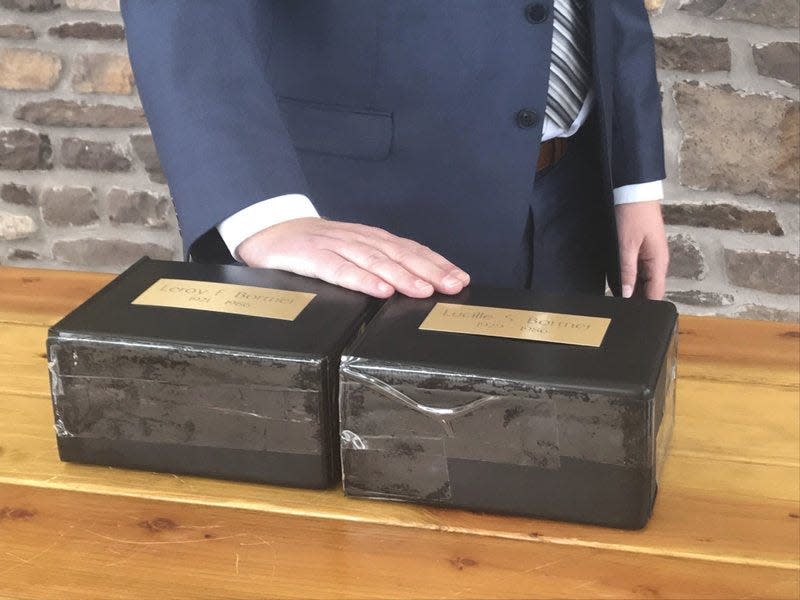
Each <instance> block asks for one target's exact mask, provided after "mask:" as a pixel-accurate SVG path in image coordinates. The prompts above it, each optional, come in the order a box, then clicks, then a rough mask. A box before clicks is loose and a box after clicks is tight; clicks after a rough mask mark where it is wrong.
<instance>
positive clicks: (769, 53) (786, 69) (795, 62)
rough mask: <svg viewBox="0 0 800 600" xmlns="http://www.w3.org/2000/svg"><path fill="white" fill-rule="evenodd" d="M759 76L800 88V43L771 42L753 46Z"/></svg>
mask: <svg viewBox="0 0 800 600" xmlns="http://www.w3.org/2000/svg"><path fill="white" fill-rule="evenodd" d="M753 60H754V61H755V63H756V69H758V74H759V75H763V76H764V77H772V78H774V79H778V80H780V81H783V82H785V83H788V84H790V85H793V86H794V87H798V86H800V43H797V42H770V43H768V44H755V45H754V46H753Z"/></svg>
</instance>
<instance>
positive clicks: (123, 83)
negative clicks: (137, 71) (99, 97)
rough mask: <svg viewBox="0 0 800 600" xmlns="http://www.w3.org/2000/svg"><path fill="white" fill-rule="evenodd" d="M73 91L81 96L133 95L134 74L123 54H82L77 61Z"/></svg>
mask: <svg viewBox="0 0 800 600" xmlns="http://www.w3.org/2000/svg"><path fill="white" fill-rule="evenodd" d="M72 89H73V90H75V91H76V92H79V93H81V94H122V95H129V94H132V93H133V72H132V71H131V63H130V61H129V60H128V57H127V56H125V55H123V54H108V53H95V54H81V55H79V56H78V57H77V59H76V61H75V70H74V73H73V76H72Z"/></svg>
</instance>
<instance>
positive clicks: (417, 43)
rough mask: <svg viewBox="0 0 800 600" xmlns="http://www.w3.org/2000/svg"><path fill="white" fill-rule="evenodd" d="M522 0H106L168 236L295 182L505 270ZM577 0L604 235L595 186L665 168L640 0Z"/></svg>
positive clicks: (484, 272)
mask: <svg viewBox="0 0 800 600" xmlns="http://www.w3.org/2000/svg"><path fill="white" fill-rule="evenodd" d="M530 4H531V2H530V1H523V0H226V1H225V2H220V1H217V0H168V1H164V0H129V1H125V0H123V3H122V14H123V17H124V20H125V25H126V34H127V38H128V46H129V51H130V56H131V61H132V64H133V67H134V73H135V77H136V83H137V86H138V89H139V93H140V96H141V99H142V103H143V106H144V109H145V112H146V114H147V117H148V121H149V124H150V127H151V129H152V133H153V138H154V141H155V144H156V147H157V150H158V154H159V156H160V159H161V162H162V165H163V169H164V172H165V174H166V176H167V180H168V182H169V186H170V190H171V193H172V196H173V199H174V202H175V207H176V211H177V214H178V219H179V222H180V226H181V233H182V237H183V242H184V251H185V252H187V253H188V252H189V251H190V249H191V246H192V244H193V243H195V242H196V241H197V240H198V239H202V238H201V236H203V234H204V233H205V232H207V231H209V230H210V229H213V228H214V227H215V225H216V224H217V223H218V222H220V221H221V220H223V219H224V218H226V217H228V216H230V215H231V214H233V213H234V212H236V211H238V210H240V209H242V208H245V207H246V206H249V205H251V204H253V203H255V202H258V201H260V200H264V199H267V198H270V197H274V196H280V195H282V194H289V193H302V194H306V195H307V196H308V197H309V198H311V200H312V201H313V203H314V204H315V206H316V207H317V209H318V210H319V212H320V214H322V215H323V216H325V217H328V218H331V219H336V220H344V221H356V222H361V223H368V224H373V225H377V226H380V227H383V228H386V229H388V230H389V231H391V232H393V233H395V234H397V235H401V236H405V237H409V238H413V239H416V240H417V241H420V242H421V243H424V244H426V245H428V246H430V247H432V248H434V249H435V250H437V251H439V252H441V253H442V254H444V255H445V256H446V257H448V258H449V259H450V260H452V261H453V262H455V263H456V264H458V265H459V266H462V267H463V268H465V269H466V270H467V271H469V272H470V273H472V274H473V280H474V281H478V282H483V283H489V284H496V285H514V284H515V282H512V281H509V273H508V272H507V270H506V267H505V265H510V264H513V263H515V262H518V256H516V255H517V254H518V253H519V249H520V239H521V237H522V235H523V229H524V228H525V225H526V221H527V216H528V212H529V206H530V203H531V202H532V199H533V198H534V191H535V190H534V175H535V173H534V170H535V169H534V165H536V159H537V156H538V152H539V146H540V139H541V130H542V118H541V116H542V115H543V114H544V107H545V100H546V91H547V82H548V75H549V62H550V41H551V35H552V30H553V18H552V0H537V1H535V2H533V4H536V5H539V6H538V7H537V8H536V10H526V9H528V7H529V5H530ZM587 4H588V15H589V21H590V32H591V39H592V43H591V53H592V68H593V81H594V89H595V92H596V102H595V114H594V115H593V118H592V121H593V122H594V123H596V129H597V147H598V152H600V153H601V154H602V160H601V161H598V164H601V165H602V170H603V173H602V179H603V181H604V186H603V189H598V190H597V198H595V199H592V200H591V201H597V202H603V203H605V204H606V205H607V206H608V214H609V221H608V222H607V223H599V224H598V227H606V228H608V232H609V235H613V227H614V226H613V210H612V208H611V206H612V199H611V198H612V194H611V191H612V188H613V187H619V186H622V185H627V184H631V183H640V182H645V181H652V180H657V179H663V177H664V160H663V142H662V130H661V118H660V116H661V112H660V110H661V109H660V93H659V88H658V84H657V82H656V78H655V65H654V51H653V38H652V32H651V29H650V25H649V21H648V16H647V13H646V10H645V8H644V6H643V0H594V1H592V0H588V2H587ZM534 17H535V18H534ZM537 21H538V22H537ZM521 109H529V110H532V111H534V113H535V114H536V115H538V117H539V118H538V120H537V122H536V123H535V124H534V125H533V126H530V127H520V126H519V125H518V124H517V120H516V115H517V113H518V112H519V111H520V110H521ZM615 259H616V257H609V265H611V266H610V267H609V271H610V272H611V275H612V276H613V272H614V271H615V268H614V267H613V264H614V261H615ZM612 279H613V277H612ZM613 287H616V285H615V286H613Z"/></svg>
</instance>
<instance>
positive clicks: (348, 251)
mask: <svg viewBox="0 0 800 600" xmlns="http://www.w3.org/2000/svg"><path fill="white" fill-rule="evenodd" d="M327 233H328V235H330V236H332V237H333V238H335V239H338V240H339V241H340V242H341V245H338V246H334V247H333V249H334V250H335V251H336V252H337V253H338V254H340V255H342V256H345V257H347V258H350V259H351V260H354V261H355V262H356V264H359V265H360V266H362V267H363V268H365V269H367V270H369V271H372V272H374V273H376V274H377V275H379V276H381V277H384V279H385V280H386V281H387V282H388V283H390V284H392V285H393V286H395V287H396V288H397V289H398V291H401V292H402V293H404V294H407V295H409V296H413V297H420V293H423V294H424V296H429V295H430V294H431V293H433V290H434V289H435V290H436V291H438V292H441V293H444V294H457V293H458V292H460V291H461V290H462V289H463V288H464V286H466V285H468V284H469V281H470V277H469V275H468V274H467V273H465V272H464V271H463V270H461V269H459V268H458V267H456V266H455V265H454V264H453V263H451V262H450V261H448V260H447V259H446V258H444V257H443V256H442V255H440V254H438V253H436V252H434V251H433V250H431V249H430V248H427V247H426V246H423V245H422V244H419V243H417V242H414V241H412V240H408V239H405V238H401V237H398V236H395V235H393V234H391V233H389V232H387V231H384V230H382V229H378V228H377V227H369V226H366V225H358V224H353V223H342V224H339V223H337V224H336V227H331V228H329V229H328V230H327ZM354 240H355V241H357V242H360V246H359V247H358V248H355V247H354ZM375 252H378V253H380V257H381V260H376V256H375ZM383 258H385V259H387V260H388V261H390V263H391V262H393V263H395V264H394V266H392V265H391V264H389V263H387V262H386V261H385V260H383ZM373 267H374V268H373ZM398 267H399V269H398ZM377 268H380V269H381V270H380V271H378V270H376V269H377ZM406 274H411V275H413V276H415V278H416V279H420V280H422V281H423V282H427V283H428V284H430V285H431V286H432V287H431V289H430V290H426V288H425V286H423V285H422V284H420V283H418V282H414V285H415V287H409V285H411V282H410V281H409V280H408V277H407V275H406ZM423 290H425V291H423Z"/></svg>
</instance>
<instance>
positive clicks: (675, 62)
mask: <svg viewBox="0 0 800 600" xmlns="http://www.w3.org/2000/svg"><path fill="white" fill-rule="evenodd" d="M655 44H656V66H657V67H658V68H659V69H671V70H677V71H690V72H692V73H707V72H709V71H730V70H731V48H730V46H729V45H728V40H727V38H719V37H712V36H709V35H672V36H669V37H657V38H655Z"/></svg>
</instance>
